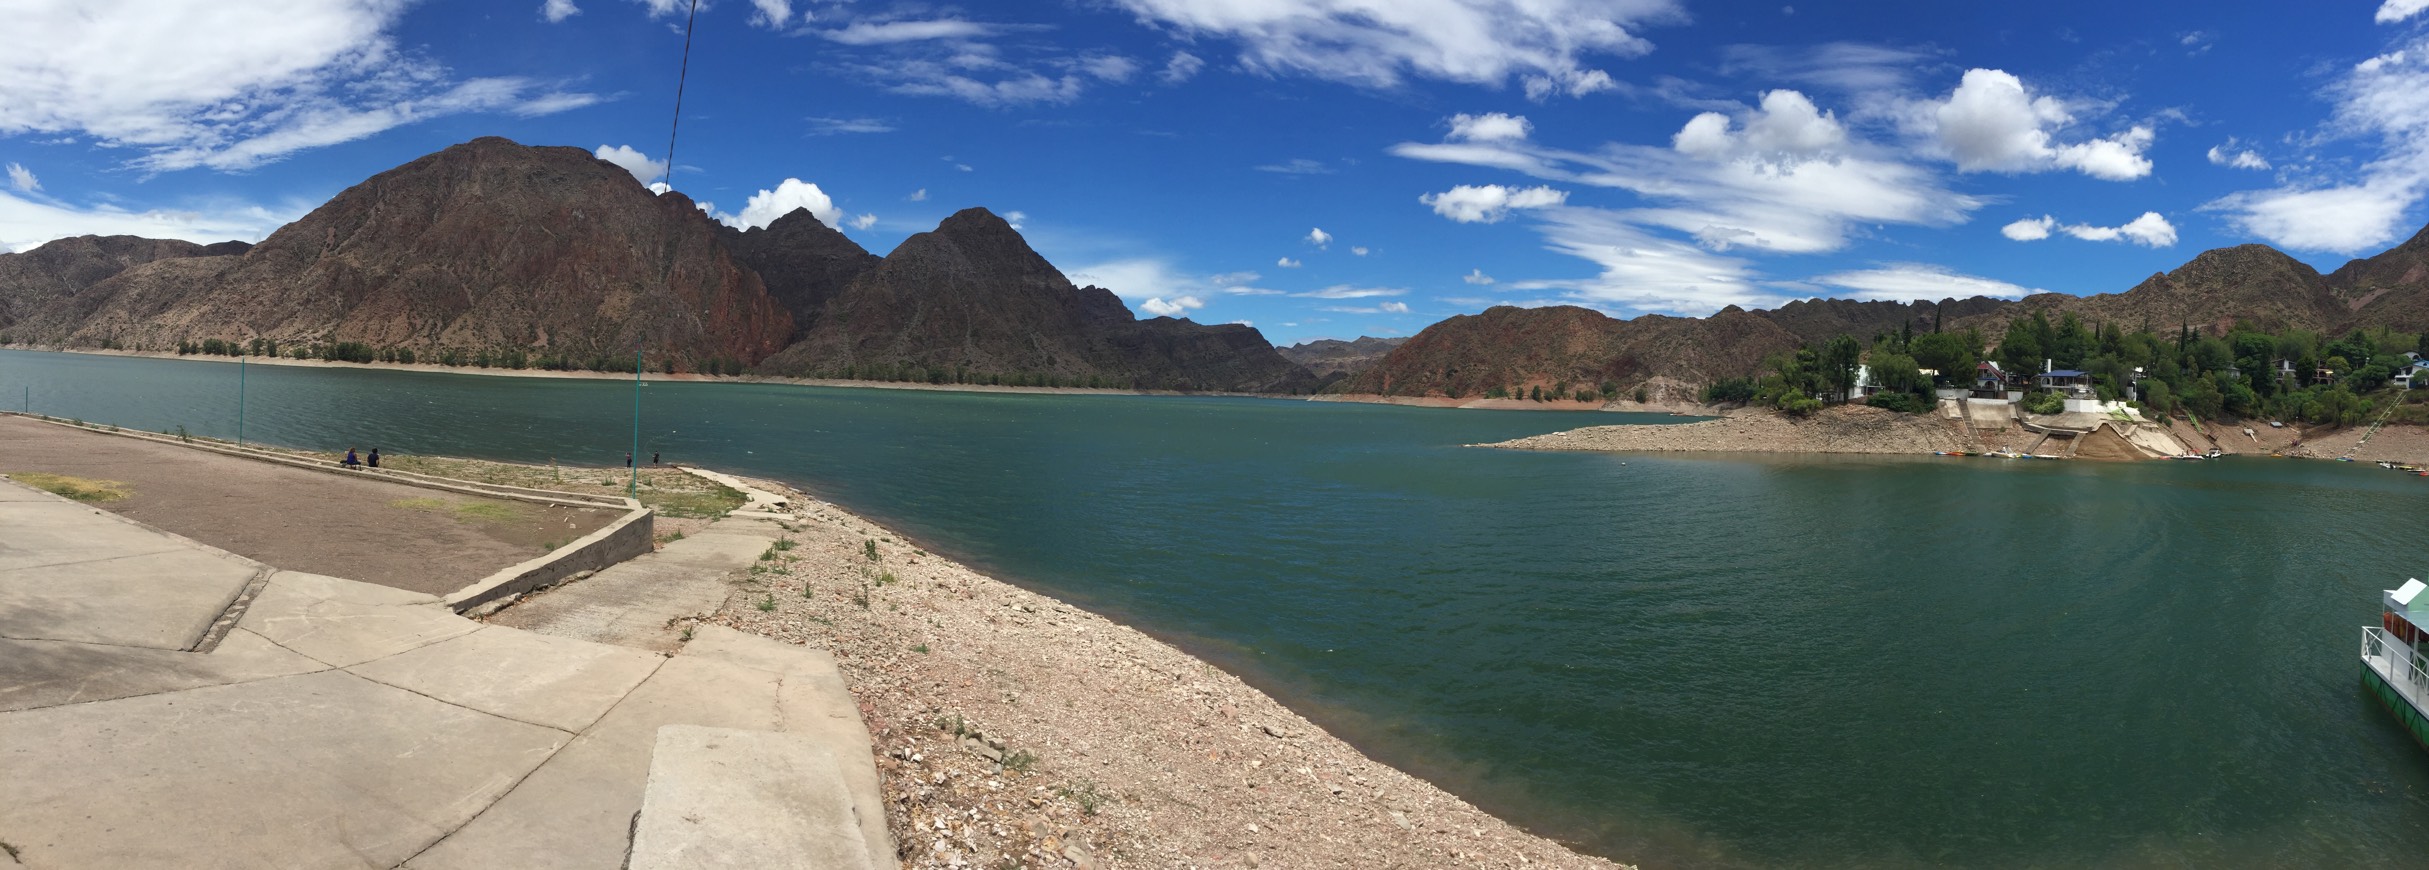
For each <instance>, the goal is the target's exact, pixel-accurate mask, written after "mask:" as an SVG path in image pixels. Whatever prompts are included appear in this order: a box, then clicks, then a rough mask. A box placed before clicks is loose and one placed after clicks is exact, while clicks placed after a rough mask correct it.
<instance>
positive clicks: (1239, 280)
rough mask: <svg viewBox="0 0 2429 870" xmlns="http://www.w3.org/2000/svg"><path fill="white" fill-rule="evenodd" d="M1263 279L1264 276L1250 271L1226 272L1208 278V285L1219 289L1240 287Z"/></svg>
mask: <svg viewBox="0 0 2429 870" xmlns="http://www.w3.org/2000/svg"><path fill="white" fill-rule="evenodd" d="M1261 277H1264V276H1262V275H1258V274H1257V273H1255V272H1249V271H1240V272H1224V273H1221V274H1217V275H1208V276H1206V283H1209V284H1213V285H1215V286H1217V287H1238V286H1240V285H1243V284H1253V283H1255V282H1256V280H1257V279H1258V278H1261Z"/></svg>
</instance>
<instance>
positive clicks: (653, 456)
mask: <svg viewBox="0 0 2429 870" xmlns="http://www.w3.org/2000/svg"><path fill="white" fill-rule="evenodd" d="M649 464H651V465H656V464H658V454H656V453H651V454H650V455H649Z"/></svg>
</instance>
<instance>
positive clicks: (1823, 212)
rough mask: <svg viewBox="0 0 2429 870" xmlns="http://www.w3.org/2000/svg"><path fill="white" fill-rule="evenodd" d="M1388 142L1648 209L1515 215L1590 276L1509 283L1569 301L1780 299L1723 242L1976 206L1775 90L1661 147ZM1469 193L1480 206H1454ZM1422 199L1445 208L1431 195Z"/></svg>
mask: <svg viewBox="0 0 2429 870" xmlns="http://www.w3.org/2000/svg"><path fill="white" fill-rule="evenodd" d="M1390 151H1391V153H1393V154H1395V155H1398V156H1401V157H1407V158H1411V159H1417V160H1428V161H1434V162H1443V163H1457V164H1464V165H1471V166H1484V167H1492V168H1498V169H1506V170H1511V171H1515V172H1520V173H1523V174H1526V175H1530V176H1533V177H1535V178H1539V179H1544V180H1547V181H1556V182H1563V183H1564V184H1566V185H1569V186H1589V187H1602V188H1612V189H1618V190H1624V191H1627V192H1629V193H1631V194H1634V195H1635V197H1636V198H1637V199H1639V200H1640V201H1642V202H1643V203H1645V205H1643V206H1641V207H1637V208H1629V209H1606V208H1589V207H1583V206H1573V205H1565V204H1544V205H1542V206H1541V207H1538V208H1534V209H1530V210H1528V211H1527V212H1526V213H1525V214H1526V216H1527V217H1529V218H1530V219H1532V221H1533V222H1534V223H1535V225H1536V227H1537V229H1538V230H1539V231H1540V232H1541V233H1542V234H1543V235H1544V238H1545V241H1546V244H1547V247H1549V248H1550V249H1551V250H1553V251H1555V252H1559V253H1563V254H1568V255H1571V256H1575V257H1578V258H1581V259H1584V260H1586V261H1588V262H1591V263H1593V264H1595V265H1596V266H1598V267H1600V274H1598V275H1596V276H1594V277H1590V278H1541V279H1528V280H1521V281H1514V282H1511V283H1510V284H1509V287H1510V288H1511V289H1513V290H1522V291H1523V290H1544V291H1558V292H1560V293H1563V294H1565V295H1566V297H1567V301H1569V302H1571V303H1575V304H1583V305H1590V306H1594V307H1598V308H1605V309H1621V308H1626V309H1634V310H1638V311H1659V312H1665V313H1676V314H1688V315H1704V314H1709V313H1711V311H1712V310H1713V309H1716V308H1719V307H1721V306H1724V305H1745V306H1749V307H1753V306H1759V305H1769V304H1776V303H1777V302H1779V301H1782V300H1783V296H1782V295H1781V294H1780V293H1779V292H1778V291H1777V290H1775V289H1772V288H1771V287H1770V286H1768V285H1767V282H1765V281H1764V280H1763V279H1762V278H1761V276H1760V275H1758V274H1757V272H1756V271H1755V269H1754V268H1753V266H1752V264H1751V263H1749V262H1748V261H1746V260H1744V259H1741V258H1738V257H1732V256H1723V255H1722V252H1727V251H1731V250H1735V249H1739V248H1746V249H1753V250H1758V251H1764V252H1770V253H1777V254H1810V253H1822V252H1828V251H1835V250H1839V249H1841V248H1844V247H1845V246H1846V245H1847V244H1848V241H1849V238H1850V236H1851V235H1853V234H1854V233H1855V232H1857V231H1858V228H1859V227H1860V228H1865V229H1869V228H1871V227H1874V226H1878V225H1919V226H1947V225H1952V224H1956V223H1961V222H1963V221H1964V220H1965V219H1966V218H1967V217H1968V216H1969V215H1970V214H1971V213H1972V212H1973V211H1974V210H1975V209H1977V208H1980V207H1981V206H1982V204H1983V200H1982V199H1981V198H1979V197H1974V196H1968V195H1965V194H1960V193H1956V192H1954V191H1952V190H1949V189H1948V188H1947V187H1946V185H1945V182H1944V181H1943V179H1942V178H1941V177H1940V175H1939V174H1938V173H1936V172H1934V171H1933V170H1931V169H1930V168H1927V167H1925V166H1922V165H1918V164H1917V163H1915V162H1911V161H1910V160H1909V159H1907V158H1905V157H1903V156H1902V154H1901V153H1900V152H1899V151H1897V150H1895V149H1892V148H1889V147H1884V146H1881V145H1878V144H1875V143H1871V142H1866V141H1863V140H1862V139H1860V138H1859V137H1857V136H1855V135H1854V134H1853V133H1852V132H1851V131H1849V130H1848V129H1847V128H1846V127H1845V126H1844V125H1842V124H1840V123H1839V122H1838V121H1837V120H1836V118H1835V116H1834V115H1833V114H1832V113H1830V112H1826V111H1823V110H1822V109H1821V107H1820V106H1817V105H1815V104H1814V103H1813V102H1812V101H1811V99H1810V98H1808V97H1806V96H1804V95H1803V94H1800V93H1796V92H1780V91H1775V92H1772V93H1769V94H1765V95H1764V98H1763V100H1762V104H1761V105H1760V106H1756V107H1744V106H1741V107H1737V108H1735V109H1732V110H1731V111H1730V112H1727V113H1718V112H1716V113H1711V114H1709V115H1699V116H1698V117H1697V118H1696V119H1695V120H1691V121H1689V122H1688V123H1687V124H1686V125H1685V126H1683V127H1682V128H1681V129H1680V130H1679V134H1678V135H1677V136H1674V137H1672V139H1671V141H1670V142H1669V143H1667V147H1663V146H1654V145H1633V144H1624V143H1605V144H1603V145H1600V146H1597V147H1594V148H1590V149H1561V148H1554V147H1549V146H1546V145H1542V144H1538V143H1535V142H1533V141H1507V142H1491V143H1487V142H1464V141H1462V142H1445V143H1440V144H1415V143H1403V144H1400V145H1396V146H1393V147H1392V148H1391V149H1390ZM1471 200H1473V201H1476V202H1480V203H1481V205H1479V206H1478V207H1476V208H1474V209H1470V210H1464V211H1463V210H1462V208H1461V207H1462V205H1463V204H1464V203H1467V202H1469V201H1471ZM1428 204H1429V205H1434V206H1435V207H1436V208H1437V210H1441V209H1442V207H1443V206H1442V201H1441V198H1439V197H1437V198H1436V199H1434V200H1431V201H1428ZM1493 204H1495V201H1494V199H1493V198H1492V197H1490V196H1485V197H1476V196H1474V195H1473V194H1470V195H1469V196H1467V197H1464V198H1463V197H1451V198H1450V205H1451V206H1452V207H1451V208H1450V209H1449V210H1448V212H1447V213H1448V214H1451V215H1454V216H1473V217H1476V218H1479V219H1481V218H1483V217H1485V216H1487V215H1489V214H1491V213H1492V212H1491V211H1490V210H1489V208H1487V207H1488V206H1491V205H1493ZM1672 234H1676V236H1673V235H1672ZM1680 236H1683V238H1679V237H1680Z"/></svg>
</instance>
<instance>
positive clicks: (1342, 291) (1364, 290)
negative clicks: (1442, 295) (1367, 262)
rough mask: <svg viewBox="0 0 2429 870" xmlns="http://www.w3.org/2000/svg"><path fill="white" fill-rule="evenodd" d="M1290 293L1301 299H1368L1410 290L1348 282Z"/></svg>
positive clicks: (1401, 294) (1405, 292)
mask: <svg viewBox="0 0 2429 870" xmlns="http://www.w3.org/2000/svg"><path fill="white" fill-rule="evenodd" d="M1290 295H1292V296H1297V297H1299V298H1301V299H1367V298H1372V297H1376V296H1406V295H1408V291H1406V290H1400V289H1396V288H1392V287H1353V286H1350V285H1348V284H1335V285H1333V286H1330V287H1326V288H1324V289H1322V290H1310V291H1307V292H1305V293H1293V294H1290Z"/></svg>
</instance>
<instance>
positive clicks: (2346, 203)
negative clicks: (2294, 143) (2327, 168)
mask: <svg viewBox="0 0 2429 870" xmlns="http://www.w3.org/2000/svg"><path fill="white" fill-rule="evenodd" d="M2381 11H2382V14H2383V13H2384V9H2382V10H2381ZM2408 14H2409V13H2407V15H2408ZM2327 94H2328V96H2330V97H2331V98H2333V99H2334V100H2335V101H2336V109H2335V113H2334V115H2333V116H2332V117H2331V118H2330V120H2329V123H2328V129H2327V131H2326V135H2323V136H2321V137H2318V141H2319V143H2321V144H2325V143H2328V142H2333V141H2336V140H2340V139H2347V138H2375V139H2376V140H2377V149H2378V151H2377V155H2376V159H2374V160H2371V161H2370V162H2368V163H2365V164H2363V165H2362V166H2361V167H2360V168H2359V171H2358V172H2355V173H2353V174H2351V175H2349V176H2346V177H2343V178H2316V177H2315V178H2305V179H2299V180H2292V181H2287V182H2285V183H2281V184H2280V185H2278V186H2277V187H2274V188H2270V189H2266V190H2251V191H2243V192H2240V193H2234V194H2229V195H2227V196H2224V197H2220V198H2219V199H2217V200H2214V201H2212V202H2210V203H2209V204H2207V205H2204V206H2203V208H2204V209H2206V210H2211V211H2220V212H2225V213H2226V214H2227V215H2228V219H2229V220H2230V221H2232V222H2233V223H2234V224H2235V225H2236V226H2237V227H2239V228H2241V229H2243V230H2244V231H2245V232H2248V233H2251V234H2253V235H2257V236H2259V237H2261V238H2263V239H2266V240H2268V241H2269V242H2271V243H2274V244H2277V245H2279V246H2282V247H2287V248H2296V249H2301V250H2314V251H2333V252H2337V253H2345V254H2352V253H2359V252H2362V251H2364V250H2367V249H2370V248H2374V247H2378V246H2381V245H2385V244H2387V243H2388V242H2391V241H2394V240H2395V239H2397V238H2400V237H2401V236H2402V235H2403V234H2404V233H2406V232H2408V231H2410V230H2411V229H2412V227H2411V225H2410V221H2409V219H2408V217H2407V216H2408V215H2409V214H2411V212H2412V209H2413V208H2414V206H2416V205H2418V204H2419V203H2420V201H2421V198H2422V196H2423V194H2424V192H2429V39H2419V38H2414V40H2413V41H2412V42H2411V43H2409V44H2408V45H2405V46H2402V47H2400V48H2398V49H2396V50H2393V51H2389V52H2387V53H2385V54H2381V55H2379V56H2377V57H2373V58H2370V59H2368V60H2365V61H2362V62H2360V63H2357V64H2354V65H2353V67H2352V68H2351V69H2350V70H2348V71H2347V72H2346V73H2345V75H2344V76H2343V77H2342V78H2340V79H2338V80H2337V81H2336V82H2335V83H2333V84H2331V85H2330V86H2329V87H2328V89H2327Z"/></svg>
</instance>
